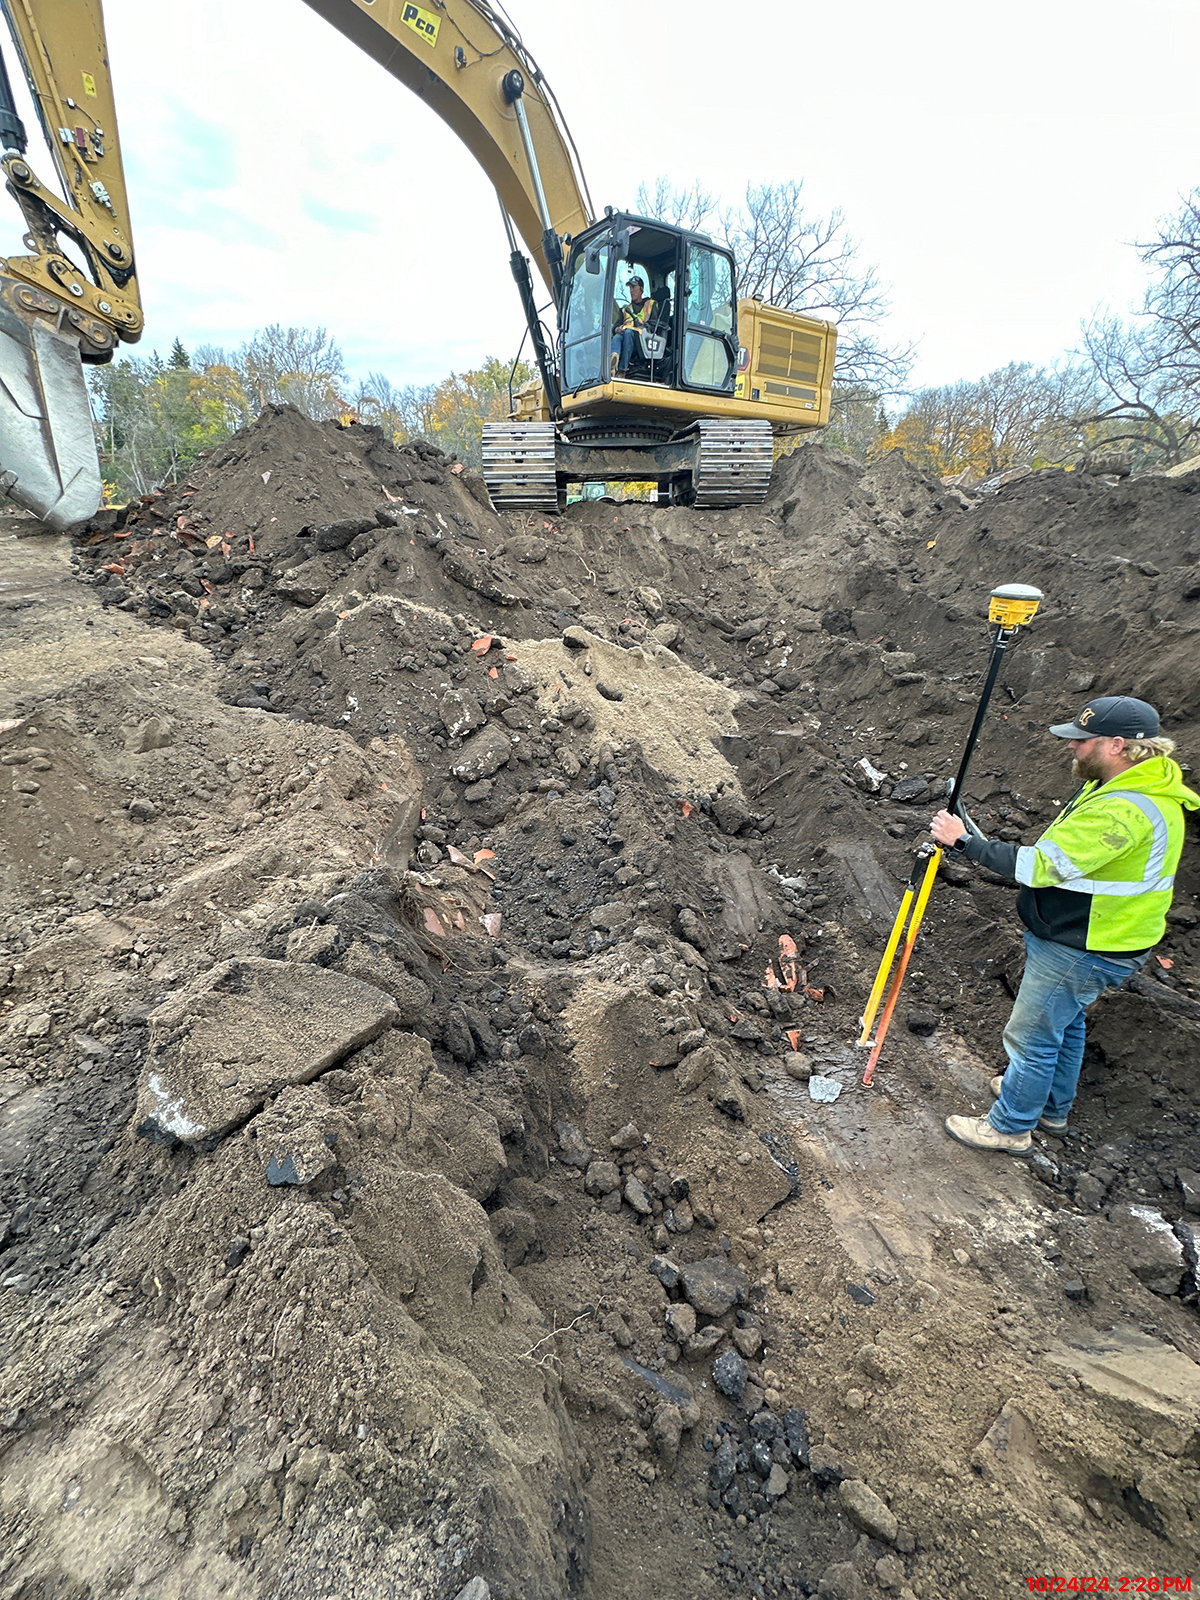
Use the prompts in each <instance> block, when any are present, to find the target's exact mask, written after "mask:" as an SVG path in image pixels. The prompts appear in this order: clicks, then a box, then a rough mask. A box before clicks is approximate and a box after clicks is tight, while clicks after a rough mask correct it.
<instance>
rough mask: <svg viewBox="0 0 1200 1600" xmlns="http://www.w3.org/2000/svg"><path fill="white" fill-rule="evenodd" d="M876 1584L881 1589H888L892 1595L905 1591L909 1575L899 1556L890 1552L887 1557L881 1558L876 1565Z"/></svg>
mask: <svg viewBox="0 0 1200 1600" xmlns="http://www.w3.org/2000/svg"><path fill="white" fill-rule="evenodd" d="M875 1582H876V1583H877V1584H878V1585H879V1587H880V1588H881V1589H886V1590H887V1591H888V1592H889V1593H891V1594H895V1593H896V1592H897V1591H898V1590H900V1589H903V1587H904V1585H905V1583H906V1582H907V1575H906V1574H905V1571H904V1563H903V1561H901V1559H900V1557H899V1556H896V1555H893V1554H892V1552H891V1551H890V1550H889V1551H888V1553H887V1555H885V1556H880V1558H879V1560H878V1561H877V1562H876V1563H875Z"/></svg>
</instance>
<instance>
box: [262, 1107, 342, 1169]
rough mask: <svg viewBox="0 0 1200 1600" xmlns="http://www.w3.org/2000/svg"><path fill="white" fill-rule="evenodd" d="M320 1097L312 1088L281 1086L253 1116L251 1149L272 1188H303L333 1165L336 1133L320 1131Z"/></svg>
mask: <svg viewBox="0 0 1200 1600" xmlns="http://www.w3.org/2000/svg"><path fill="white" fill-rule="evenodd" d="M322 1099H323V1097H320V1096H319V1095H318V1094H317V1091H315V1090H311V1089H307V1088H290V1089H285V1090H284V1091H283V1093H282V1094H280V1095H279V1096H278V1097H277V1098H276V1099H275V1101H274V1102H273V1103H272V1105H271V1107H270V1109H269V1110H268V1111H266V1112H264V1113H263V1114H262V1115H261V1116H260V1117H259V1118H258V1119H257V1122H256V1124H255V1130H256V1133H257V1138H256V1139H255V1141H254V1149H255V1151H256V1153H257V1155H258V1159H259V1160H260V1161H261V1162H262V1163H263V1167H264V1169H265V1171H266V1177H267V1182H268V1183H269V1184H270V1185H271V1186H272V1188H277V1187H280V1186H282V1185H289V1186H291V1187H293V1188H298V1189H303V1188H307V1187H308V1186H309V1185H310V1184H313V1183H315V1182H316V1181H317V1179H318V1178H322V1177H324V1175H325V1174H326V1173H327V1172H330V1171H332V1170H333V1168H334V1167H335V1166H337V1160H338V1158H337V1155H336V1153H335V1146H336V1143H337V1134H336V1130H334V1129H332V1128H330V1129H329V1130H328V1132H324V1131H322V1121H323V1120H328V1108H327V1106H323V1105H322ZM322 1112H324V1113H325V1116H324V1119H323V1117H322Z"/></svg>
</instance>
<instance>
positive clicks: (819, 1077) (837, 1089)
mask: <svg viewBox="0 0 1200 1600" xmlns="http://www.w3.org/2000/svg"><path fill="white" fill-rule="evenodd" d="M841 1092H842V1086H841V1084H840V1083H839V1082H838V1081H837V1079H836V1078H827V1077H825V1076H824V1075H823V1074H822V1073H817V1072H814V1073H813V1075H812V1076H811V1077H810V1078H809V1080H808V1098H809V1099H810V1100H816V1101H817V1102H818V1103H819V1104H822V1105H831V1104H832V1103H833V1101H835V1100H836V1099H837V1097H838V1095H840V1094H841Z"/></svg>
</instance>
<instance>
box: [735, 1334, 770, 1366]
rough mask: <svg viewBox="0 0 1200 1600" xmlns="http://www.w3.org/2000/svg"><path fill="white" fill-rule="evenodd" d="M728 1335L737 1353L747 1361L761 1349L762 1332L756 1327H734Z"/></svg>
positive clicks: (751, 1359) (752, 1358)
mask: <svg viewBox="0 0 1200 1600" xmlns="http://www.w3.org/2000/svg"><path fill="white" fill-rule="evenodd" d="M729 1337H730V1338H731V1339H732V1340H733V1343H734V1346H735V1347H736V1349H737V1351H738V1354H739V1355H743V1356H745V1358H746V1360H747V1361H753V1360H754V1358H755V1356H756V1355H757V1354H758V1352H759V1351H760V1350H761V1349H762V1342H763V1341H762V1332H761V1331H760V1330H759V1329H758V1328H734V1329H733V1331H732V1332H731V1333H730V1335H729Z"/></svg>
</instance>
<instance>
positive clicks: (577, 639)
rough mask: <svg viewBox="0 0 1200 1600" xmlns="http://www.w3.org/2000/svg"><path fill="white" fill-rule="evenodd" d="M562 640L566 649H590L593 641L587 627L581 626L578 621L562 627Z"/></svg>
mask: <svg viewBox="0 0 1200 1600" xmlns="http://www.w3.org/2000/svg"><path fill="white" fill-rule="evenodd" d="M562 641H563V643H564V644H565V645H566V647H567V649H568V650H590V649H591V648H592V644H593V642H594V641H593V639H592V636H591V634H590V633H588V631H587V629H586V628H581V627H580V626H579V625H578V623H572V625H571V626H570V627H569V628H564V629H563V636H562Z"/></svg>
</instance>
